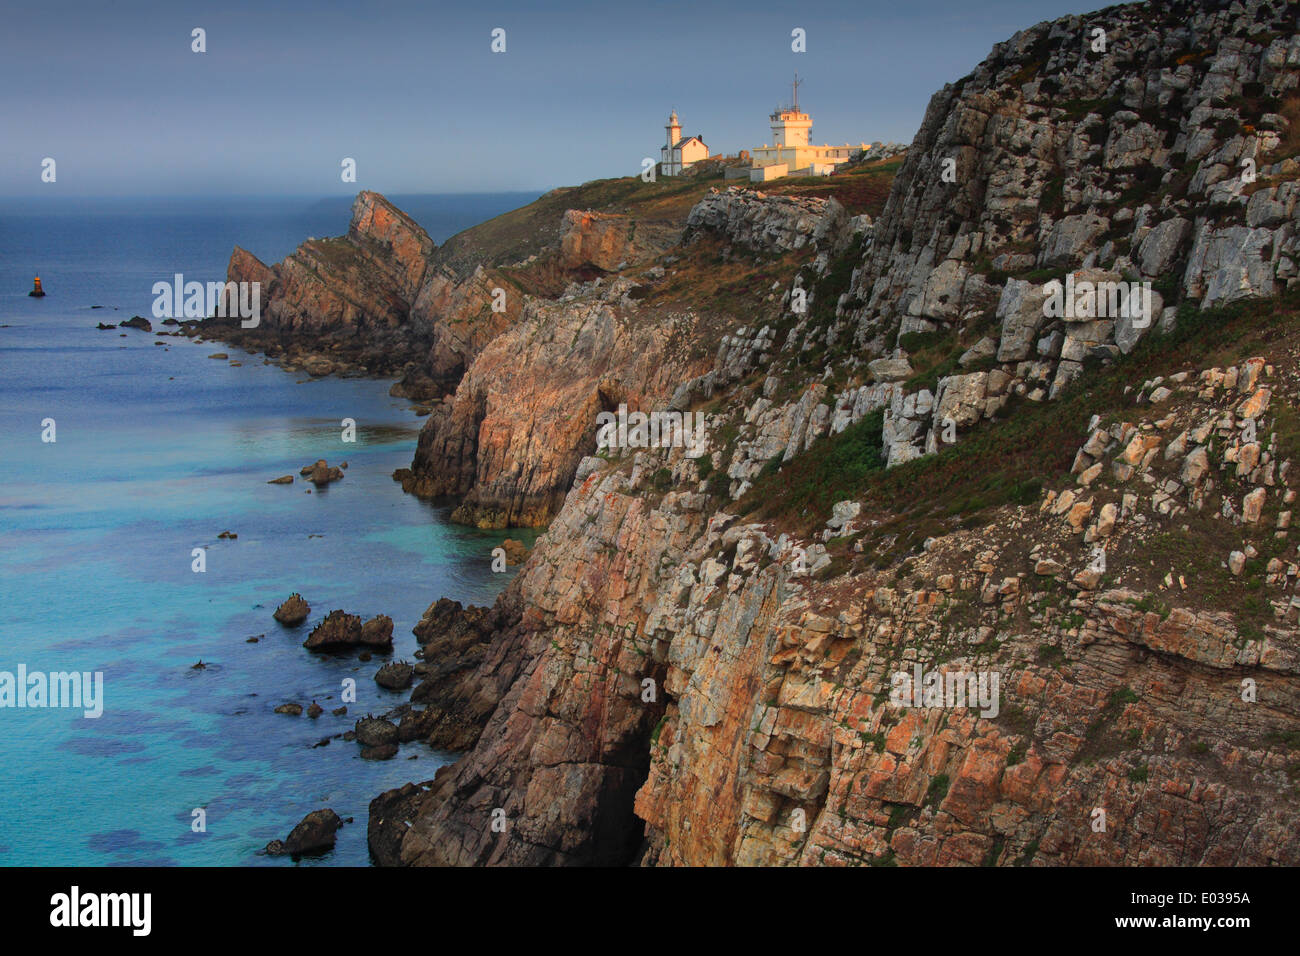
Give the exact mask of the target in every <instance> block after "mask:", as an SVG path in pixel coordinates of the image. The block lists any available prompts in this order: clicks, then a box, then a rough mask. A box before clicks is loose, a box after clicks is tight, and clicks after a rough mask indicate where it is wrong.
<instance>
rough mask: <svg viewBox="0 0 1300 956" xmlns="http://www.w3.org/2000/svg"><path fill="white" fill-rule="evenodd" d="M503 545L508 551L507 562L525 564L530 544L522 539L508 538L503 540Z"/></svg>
mask: <svg viewBox="0 0 1300 956" xmlns="http://www.w3.org/2000/svg"><path fill="white" fill-rule="evenodd" d="M501 547H502V548H504V549H505V552H506V564H511V565H513V564H523V563H524V562H525V561H526V560H528V546H527V545H525V544H524V543H523V542H522V541H515V540H514V539H513V538H506V539H505V540H504V541H502V542H501Z"/></svg>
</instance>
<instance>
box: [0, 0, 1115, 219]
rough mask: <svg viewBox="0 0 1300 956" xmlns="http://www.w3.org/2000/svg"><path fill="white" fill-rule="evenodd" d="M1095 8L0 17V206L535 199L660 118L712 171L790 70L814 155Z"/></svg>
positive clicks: (901, 3)
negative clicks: (26, 198)
mask: <svg viewBox="0 0 1300 956" xmlns="http://www.w3.org/2000/svg"><path fill="white" fill-rule="evenodd" d="M1100 5H1101V4H1099V3H1097V2H1095V0H1075V2H1066V0H980V2H972V0H890V2H876V0H843V2H842V0H816V2H813V3H810V4H808V5H807V7H806V9H804V10H801V11H799V12H796V10H798V8H799V7H800V6H801V5H800V4H797V3H791V2H788V0H785V2H767V0H749V2H745V3H743V4H742V3H741V2H739V0H736V2H730V3H718V2H711V0H644V2H641V3H636V4H632V3H624V2H621V0H597V2H586V0H567V2H554V3H538V2H532V3H504V4H503V3H478V2H460V3H437V2H409V3H408V2H392V3H385V2H382V0H378V2H374V3H371V2H368V0H357V2H351V3H337V2H331V0H311V2H301V3H299V2H283V0H277V2H275V3H250V2H243V0H220V2H208V3H191V2H185V0H176V2H153V3H145V2H131V0H125V2H107V0H92V2H75V3H74V2H60V0H37V2H15V0H8V2H6V4H5V7H6V10H5V13H4V26H3V30H0V129H3V131H4V134H3V136H0V195H4V196H18V195H49V193H48V190H52V189H57V190H58V192H59V194H61V195H68V196H73V195H94V196H133V195H220V194H244V195H258V194H279V195H329V194H335V193H337V194H349V195H350V194H354V193H355V192H356V191H357V190H358V189H359V188H369V189H376V190H379V191H381V192H386V193H415V192H470V191H497V190H511V189H548V188H551V187H554V186H560V185H569V184H574V183H580V182H584V181H586V180H590V179H597V178H603V177H607V176H619V175H627V174H630V173H634V172H638V171H639V169H640V163H641V158H642V157H644V156H650V157H653V158H654V159H656V160H657V159H658V158H659V152H658V150H659V146H660V145H661V144H662V141H663V137H664V131H663V126H664V123H665V121H666V118H667V115H668V112H669V110H670V109H673V108H676V110H677V111H678V113H679V115H680V117H681V120H682V124H683V126H684V130H683V132H684V133H686V134H695V133H698V134H702V135H703V137H704V139H705V141H706V142H707V143H708V144H709V146H710V148H711V149H712V150H713V151H714V152H730V153H734V152H735V151H737V150H738V149H743V148H749V147H753V146H758V145H761V144H763V143H765V142H768V141H769V140H770V132H769V130H768V125H767V115H768V113H769V112H770V111H771V109H772V108H773V107H774V106H775V105H777V104H778V103H781V102H786V101H788V100H789V96H790V93H789V90H790V79H791V75H792V74H793V73H794V71H795V70H798V72H799V75H800V76H801V77H802V78H803V79H804V81H805V82H804V84H803V86H802V87H800V91H799V100H800V104H801V105H802V106H803V107H804V108H805V109H806V110H807V111H808V112H810V113H811V114H812V117H813V138H814V141H815V142H818V143H822V142H831V143H843V142H861V141H866V142H872V141H874V140H884V141H889V140H897V141H901V142H910V141H911V139H912V136H913V135H914V134H915V132H916V127H917V126H918V124H919V123H920V120H921V118H922V116H923V115H924V111H925V106H926V103H927V102H928V101H929V98H930V96H931V94H932V93H933V92H934V91H935V90H937V89H938V88H939V87H941V86H942V85H943V84H944V83H945V82H949V81H952V80H955V79H957V78H959V77H961V76H962V75H964V74H965V73H967V72H969V70H970V69H971V68H972V67H974V66H975V65H976V64H977V63H978V62H979V61H980V60H982V59H983V58H984V57H985V56H986V55H987V54H988V52H989V50H990V48H991V47H992V45H993V44H994V43H995V42H997V41H999V40H1003V39H1006V38H1007V37H1009V36H1010V35H1011V34H1013V33H1014V32H1015V31H1016V30H1018V29H1022V28H1024V27H1026V26H1030V25H1032V24H1034V23H1037V22H1039V21H1041V20H1046V19H1054V18H1055V17H1058V16H1061V15H1063V14H1066V13H1072V12H1086V11H1087V10H1090V9H1095V8H1096V7H1097V6H1100ZM195 27H202V28H203V29H204V30H205V31H206V34H207V36H206V42H207V52H206V53H202V54H200V53H194V52H192V51H191V43H192V40H191V31H192V30H193V29H194V28H195ZM497 27H500V28H502V29H504V30H505V31H506V52H505V53H503V54H494V53H492V52H491V50H490V44H491V36H490V34H491V31H492V30H493V29H494V28H497ZM796 27H802V28H803V29H804V30H805V31H806V33H807V52H806V53H802V54H796V53H793V52H792V51H791V48H790V47H791V36H790V34H791V31H792V30H793V29H794V28H796ZM46 157H51V158H53V159H54V160H55V161H56V163H57V182H56V183H54V184H47V183H42V182H41V178H40V176H41V162H42V160H43V159H44V158H46ZM345 157H351V158H353V159H355V160H356V163H357V182H356V183H344V182H342V181H341V179H340V163H341V161H342V160H343V159H344V158H345Z"/></svg>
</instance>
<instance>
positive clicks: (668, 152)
mask: <svg viewBox="0 0 1300 956" xmlns="http://www.w3.org/2000/svg"><path fill="white" fill-rule="evenodd" d="M664 129H665V130H667V131H668V142H667V143H665V144H664V145H663V146H662V147H661V148H660V150H659V156H660V160H659V163H660V168H661V169H662V171H663V174H664V175H665V176H680V175H681V173H682V170H684V169H686V168H687V167H688V166H691V165H692V164H694V163H698V162H699V161H700V160H702V159H708V158H709V147H708V146H706V145H705V143H704V140H703V139H701V138H700V137H698V136H688V137H686V138H685V139H682V124H681V123H679V122H677V111H676V110H673V113H672V115H671V116H669V117H668V125H667V126H665V127H664Z"/></svg>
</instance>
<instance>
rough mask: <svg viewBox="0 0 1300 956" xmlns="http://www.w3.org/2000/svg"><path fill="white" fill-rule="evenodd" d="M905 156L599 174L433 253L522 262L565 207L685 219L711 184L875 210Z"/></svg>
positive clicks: (551, 239) (465, 265) (553, 231)
mask: <svg viewBox="0 0 1300 956" xmlns="http://www.w3.org/2000/svg"><path fill="white" fill-rule="evenodd" d="M902 162H903V160H902V157H896V158H894V159H888V160H880V161H878V162H874V163H862V164H860V165H855V166H853V167H851V168H850V169H848V170H846V171H844V172H842V173H839V174H836V175H834V176H817V177H812V178H807V179H786V180H778V181H776V182H772V183H763V184H759V185H757V186H755V187H751V186H750V184H749V182H748V181H746V180H730V181H726V180H724V179H723V174H722V167H721V166H713V165H712V164H711V165H710V167H709V168H708V169H706V170H702V171H701V172H700V173H698V174H696V175H692V176H682V177H678V178H667V177H660V178H659V179H658V180H657V181H656V182H653V183H646V182H642V181H641V178H640V177H639V176H626V177H623V178H621V179H596V180H592V181H591V182H589V183H583V184H582V185H581V186H564V187H561V188H559V189H553V190H551V191H550V192H549V193H547V194H546V195H544V196H542V197H541V198H539V199H537V200H535V201H534V202H531V203H529V204H528V205H526V206H521V207H520V208H518V209H514V210H511V211H510V212H507V213H502V214H501V215H500V216H497V217H496V218H495V219H489V220H488V221H487V222H483V223H480V224H479V225H477V226H472V227H471V228H469V229H466V230H465V231H464V232H460V233H457V234H456V235H454V236H452V237H451V238H450V239H448V240H447V241H446V242H445V243H443V245H442V246H441V248H439V250H438V251H437V253H436V254H435V256H434V259H435V261H436V262H438V263H440V264H448V265H451V266H452V267H453V268H455V269H457V270H458V271H471V270H473V268H474V267H475V266H478V265H483V266H485V267H491V266H502V265H509V264H511V263H515V262H520V261H522V260H524V259H527V258H528V257H529V256H530V255H533V254H534V253H539V252H541V251H542V250H543V249H544V248H545V247H547V246H549V245H553V244H554V243H556V242H557V241H558V240H559V237H560V223H561V220H562V218H563V216H564V213H565V211H566V210H568V209H591V210H594V211H596V212H603V213H610V214H616V215H626V216H631V217H633V218H635V219H642V220H646V221H662V222H678V223H682V224H684V223H685V222H686V216H687V214H688V213H689V212H690V211H691V207H692V206H694V205H695V204H696V203H697V202H699V201H700V199H701V198H702V197H703V196H704V195H705V194H706V193H707V192H708V191H709V190H710V189H719V188H724V187H725V186H740V187H741V188H744V189H749V188H757V189H761V190H762V191H763V192H766V193H769V194H773V195H789V196H813V197H817V198H826V197H830V196H834V197H835V198H836V199H838V200H839V201H840V202H842V203H843V204H844V205H845V207H846V208H847V209H848V211H849V212H850V213H851V214H853V215H857V214H858V213H864V212H865V213H869V214H870V215H872V216H875V215H879V213H880V210H881V209H883V208H884V205H885V199H886V198H888V196H889V187H890V185H891V184H892V183H893V181H894V175H895V174H896V173H897V172H898V168H899V166H901V165H902Z"/></svg>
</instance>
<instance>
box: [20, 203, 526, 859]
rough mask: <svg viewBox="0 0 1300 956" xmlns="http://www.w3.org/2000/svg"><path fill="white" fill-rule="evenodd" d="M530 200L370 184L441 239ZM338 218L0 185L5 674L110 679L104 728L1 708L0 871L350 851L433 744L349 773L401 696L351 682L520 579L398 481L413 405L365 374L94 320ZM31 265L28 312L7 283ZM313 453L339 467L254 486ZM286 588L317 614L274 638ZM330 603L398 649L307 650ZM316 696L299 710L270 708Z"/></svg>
mask: <svg viewBox="0 0 1300 956" xmlns="http://www.w3.org/2000/svg"><path fill="white" fill-rule="evenodd" d="M536 195H537V194H535V193H529V194H521V193H494V194H477V195H421V196H391V197H389V198H390V199H392V200H393V201H394V202H395V203H396V204H397V205H398V206H399V207H400V208H403V209H405V210H406V211H407V212H408V213H410V214H411V215H412V216H413V217H414V218H415V219H416V220H417V221H418V222H420V224H421V225H423V226H424V227H425V228H426V229H427V230H428V232H429V233H430V235H431V236H432V237H433V239H434V241H435V242H441V241H443V240H445V239H446V238H448V237H449V236H451V235H453V234H455V233H456V232H458V231H460V230H462V229H464V228H466V227H468V226H471V225H474V224H475V223H478V222H481V221H483V220H485V219H488V218H491V217H492V216H495V215H498V214H500V213H502V212H505V211H507V210H509V209H513V208H516V207H518V206H521V205H524V204H526V203H527V202H530V201H531V200H532V199H534V198H536ZM350 205H351V200H350V199H348V198H342V197H334V198H330V197H324V198H315V197H301V198H286V197H277V198H264V197H249V198H220V199H197V198H184V199H167V198H157V199H76V198H52V199H22V200H18V199H14V200H0V438H2V439H3V444H2V445H0V449H2V451H0V595H2V597H3V600H0V681H2V680H3V675H4V673H6V672H7V673H9V674H13V675H15V678H16V675H17V673H18V671H19V669H20V668H23V669H25V671H26V672H27V673H28V674H34V673H41V674H48V673H52V672H78V673H84V674H88V675H94V674H100V675H102V682H103V683H102V688H103V690H102V702H101V704H102V714H101V715H100V716H98V717H93V716H86V715H85V713H84V708H83V709H82V710H78V709H68V708H57V709H56V708H49V707H46V708H30V707H27V708H18V707H15V706H0V866H36V865H40V866H54V865H69V866H118V865H155V866H173V865H177V866H339V865H349V866H364V865H367V864H368V863H369V862H370V861H369V853H368V850H367V847H366V819H367V806H368V803H369V801H370V799H371V798H372V797H374V796H375V795H377V794H378V793H380V792H381V791H383V790H385V789H388V788H390V787H395V786H400V785H402V784H404V783H406V782H408V781H422V780H427V779H429V778H431V777H432V776H433V775H434V773H435V772H436V770H437V769H438V767H439V766H441V765H443V764H444V763H446V762H448V761H450V760H452V759H453V755H451V754H448V753H444V752H440V751H437V750H434V749H431V748H429V747H427V746H425V745H423V744H420V743H413V744H404V745H402V747H401V751H400V753H399V754H398V756H397V757H396V758H394V759H392V760H388V761H369V760H362V759H361V758H360V748H359V747H358V745H357V744H356V743H354V742H348V741H345V740H343V739H341V736H340V735H342V734H343V733H344V732H346V731H348V730H351V729H352V727H353V725H354V723H355V721H356V720H357V719H358V718H359V717H362V716H364V715H366V714H382V713H384V712H386V711H388V710H390V709H391V708H392V707H393V706H394V705H396V704H398V703H400V702H402V701H403V700H404V699H405V697H406V695H405V694H404V693H393V692H389V691H385V690H383V689H382V688H380V687H379V686H378V685H377V684H376V683H375V681H374V673H375V671H376V670H377V669H378V668H379V667H380V665H381V664H383V663H384V662H385V661H386V660H409V661H413V660H414V656H413V654H414V651H415V650H416V649H417V646H418V645H417V643H416V640H415V638H414V636H413V635H412V633H411V628H412V626H414V625H415V624H416V623H417V622H418V621H419V619H420V616H421V614H422V612H423V611H424V609H425V608H426V607H427V606H428V605H429V604H430V603H431V602H433V601H435V600H437V599H438V598H440V597H448V598H453V599H455V600H458V601H461V602H464V603H472V604H488V603H491V602H492V600H493V599H494V598H495V596H496V595H497V594H498V593H499V591H500V590H501V589H502V588H503V587H504V586H505V583H506V581H507V580H508V579H509V577H510V576H511V574H512V573H513V569H511V570H508V571H506V572H504V573H497V572H494V571H493V570H492V558H491V552H492V549H493V548H495V547H497V546H499V545H500V543H501V541H502V539H504V538H505V537H506V536H507V534H506V533H505V532H485V531H479V530H475V529H470V528H465V527H461V526H458V525H453V524H451V523H449V521H448V514H449V509H448V508H447V507H445V506H438V505H435V504H431V503H429V502H424V501H420V500H418V499H416V498H414V497H411V496H409V495H406V494H403V493H402V490H401V486H400V485H399V484H398V483H396V482H394V481H393V480H392V478H391V475H392V472H393V471H394V469H396V468H400V467H405V466H408V465H409V464H410V461H411V457H412V454H413V451H414V449H415V444H416V438H417V435H418V432H419V427H420V423H421V419H420V418H419V417H417V415H416V413H415V411H414V410H413V409H412V407H411V403H410V402H409V401H406V400H403V399H397V398H393V397H391V396H389V394H388V389H389V387H390V385H391V384H392V382H391V381H388V380H377V379H359V378H332V377H330V378H323V379H309V378H308V376H306V375H305V374H303V373H296V374H295V373H291V372H286V371H283V370H282V369H280V368H277V367H276V366H274V365H270V364H265V363H264V359H263V357H262V356H260V355H254V354H248V353H246V352H244V351H243V350H240V349H233V348H230V347H227V346H224V345H222V344H220V343H217V342H211V341H209V342H203V343H199V342H195V341H192V340H188V339H184V338H173V337H165V336H158V335H156V334H151V333H148V332H143V331H137V330H134V329H121V328H118V329H112V330H107V331H105V330H100V329H98V328H97V327H96V326H97V324H99V323H101V322H102V323H105V324H114V325H116V324H118V323H120V322H121V321H122V320H124V319H128V318H130V317H131V316H132V315H136V314H138V315H142V316H144V317H146V318H149V319H150V320H151V321H152V322H153V324H154V330H155V332H157V331H160V330H163V327H162V326H160V324H159V322H158V320H156V319H154V318H153V316H152V313H151V309H152V303H153V299H154V296H153V293H152V288H153V284H154V283H155V282H158V281H171V279H172V277H173V276H174V275H175V274H176V273H182V274H183V275H184V276H185V277H186V279H187V280H190V279H195V280H198V281H204V282H206V281H216V280H224V278H225V273H226V265H227V262H228V260H229V257H230V252H231V249H232V247H233V246H234V245H236V244H238V245H240V246H243V247H244V248H246V249H248V250H250V251H251V252H253V253H254V254H255V255H257V256H258V257H259V258H261V259H262V260H263V261H264V262H267V263H268V264H269V263H272V262H276V261H278V260H280V259H281V258H283V257H284V256H285V255H287V254H288V253H290V252H292V251H293V249H294V248H295V247H296V246H297V245H298V244H299V243H300V242H301V241H303V240H304V239H306V238H307V237H309V236H318V237H323V236H331V235H341V234H343V233H345V232H346V231H347V226H348V219H349V211H350ZM36 276H40V278H41V282H42V284H43V287H44V289H45V291H46V293H47V294H46V296H45V298H32V297H29V296H28V295H27V293H28V291H30V290H31V288H32V280H33V279H34V277H36ZM219 352H226V353H228V355H229V358H228V359H225V360H221V359H213V358H210V357H209V356H211V355H213V354H214V353H219ZM344 419H351V420H353V422H355V441H352V442H348V441H345V437H346V436H345V425H344ZM51 439H52V440H51ZM319 458H325V459H327V460H328V461H329V463H330V464H331V465H334V464H339V463H341V462H344V461H346V462H347V466H348V467H347V470H346V472H345V478H344V479H343V480H342V481H339V482H336V483H334V484H331V485H329V486H328V487H326V488H321V489H314V488H313V487H312V486H311V485H310V484H309V483H306V482H304V481H303V480H302V479H301V478H298V479H297V480H296V481H295V482H294V483H293V484H291V485H273V484H268V483H267V482H268V480H269V479H272V478H276V477H278V476H281V475H286V474H293V475H295V476H297V474H298V471H299V469H300V468H301V467H302V466H304V465H306V464H310V463H311V462H314V461H316V460H317V459H319ZM308 491H311V492H312V493H310V494H309V493H308ZM223 532H230V533H231V535H233V537H219V536H220V535H221V534H222V533H223ZM512 535H513V536H514V537H516V538H518V537H520V534H519V533H518V532H517V531H516V532H513V533H512ZM200 558H201V560H200ZM200 566H201V568H202V569H201V570H199V567H200ZM295 591H296V592H299V593H301V594H302V595H303V596H304V597H305V598H306V599H307V601H308V602H309V603H310V605H311V616H310V618H309V620H308V622H307V623H306V624H305V625H304V626H302V627H300V628H295V629H288V628H284V627H282V626H280V625H279V624H278V623H276V622H275V621H274V620H273V619H272V613H273V612H274V610H275V608H276V607H277V605H278V604H279V603H280V602H281V601H283V600H284V599H285V598H287V597H288V596H289V595H290V594H291V593H292V592H295ZM335 608H341V609H344V610H346V611H348V612H349V613H353V614H359V615H361V616H362V617H363V619H366V618H370V617H372V616H374V615H376V614H387V615H389V616H390V617H391V618H392V619H393V622H394V647H393V651H392V653H391V654H390V655H384V654H376V655H375V656H374V658H373V659H372V660H370V661H368V662H362V661H361V660H359V656H358V654H356V653H350V654H337V655H320V654H315V653H312V652H309V651H307V650H306V649H304V648H303V647H302V642H303V640H304V639H305V637H306V635H307V633H308V631H309V630H310V628H311V626H312V625H313V624H315V623H316V622H317V621H319V620H320V619H321V618H322V617H323V616H324V615H325V614H327V613H328V612H329V611H330V610H332V609H335ZM200 663H201V664H202V666H197V665H199V664H200ZM91 680H92V682H93V677H92V678H91ZM350 682H352V683H354V685H355V701H354V702H351V703H347V704H346V706H347V714H346V715H343V716H335V715H334V714H333V713H332V711H333V709H334V708H336V707H339V706H342V705H343V703H344V698H345V694H347V693H348V688H349V683H350ZM313 701H315V702H317V703H319V704H320V705H321V706H322V707H323V708H324V713H323V714H322V715H321V716H320V717H319V718H317V719H314V720H313V719H310V718H309V717H308V716H307V715H306V713H305V712H304V713H303V714H302V715H301V716H292V715H286V714H279V713H276V712H275V709H276V708H277V707H278V706H280V705H281V704H285V703H296V704H299V705H301V706H302V707H303V708H304V710H305V708H307V707H308V705H310V704H311V703H312V702H313ZM0 702H2V701H0ZM321 807H330V808H331V809H333V810H334V811H335V812H336V813H337V814H338V815H339V816H340V817H342V818H344V819H345V821H350V822H347V823H346V824H345V826H344V827H343V828H342V829H341V830H340V831H339V836H338V842H337V845H336V846H335V848H334V849H333V850H332V851H331V852H329V853H327V854H324V855H322V856H318V857H311V858H303V859H302V860H299V861H294V860H292V859H290V858H288V857H269V856H265V855H262V854H261V853H259V851H260V850H261V849H262V848H263V847H264V846H265V845H266V844H267V842H268V841H270V840H273V839H283V838H284V837H285V836H286V835H287V834H288V833H289V831H290V830H291V829H292V828H293V827H294V825H295V824H296V823H297V822H298V821H299V820H301V819H302V817H303V816H304V815H305V814H307V813H309V812H310V811H312V810H316V809H319V808H321Z"/></svg>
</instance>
